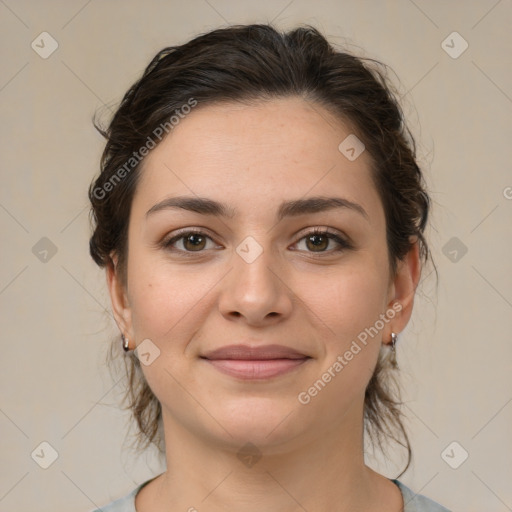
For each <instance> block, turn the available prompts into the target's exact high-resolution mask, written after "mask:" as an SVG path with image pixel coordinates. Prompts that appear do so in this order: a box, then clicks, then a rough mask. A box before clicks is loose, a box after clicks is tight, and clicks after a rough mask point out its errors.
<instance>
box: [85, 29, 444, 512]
mask: <svg viewBox="0 0 512 512" xmlns="http://www.w3.org/2000/svg"><path fill="white" fill-rule="evenodd" d="M365 60H366V61H367V62H364V61H365ZM371 63H373V64H378V63H375V62H374V61H371ZM100 131H102V130H101V129H100ZM102 133H103V135H104V136H105V137H106V138H107V144H106V148H105V151H104V154H103V157H102V162H101V164H102V172H101V174H100V176H99V177H98V179H97V180H96V181H95V182H94V183H92V184H91V187H90V191H89V197H90V200H91V203H92V214H93V223H94V232H93V235H92V237H91V241H90V251H91V255H92V257H93V258H94V260H95V262H96V263H97V264H98V265H100V266H101V267H104V268H106V274H107V283H108V288H109V292H110V296H111V300H112V308H113V314H114V317H115V320H116V323H117V325H118V327H119V330H120V333H121V340H120V341H121V344H119V343H116V346H115V348H116V350H119V351H120V350H121V346H122V347H123V348H124V350H125V351H126V352H125V357H126V368H127V371H128V389H127V395H126V397H127V398H130V408H131V409H132V412H133V414H134V417H135V419H136V421H137V424H138V427H139V430H140V441H141V444H143V443H145V444H146V445H148V444H149V443H151V442H152V443H154V444H155V445H157V446H159V447H160V449H161V451H162V453H165V458H166V463H167V469H166V471H165V472H164V473H162V474H161V475H158V476H156V477H154V478H152V479H151V480H148V481H146V482H143V483H142V484H140V485H139V486H137V488H136V489H134V490H133V491H132V492H131V493H130V494H128V495H127V496H124V497H123V498H120V499H118V500H117V501H115V502H113V503H111V504H109V505H107V506H105V507H102V509H101V510H103V511H104V512H107V511H108V512H114V511H126V512H128V511H130V512H134V511H137V512H160V511H164V510H165V511H166V512H169V511H170V510H173V511H174V510H176V511H177V510H189V511H194V510H199V511H211V512H214V511H215V512H216V511H225V510H238V511H244V512H249V511H256V510H258V511H260V510H267V511H277V510H279V511H290V512H291V511H296V510H307V511H310V512H313V511H314V512H319V511H327V510H336V511H352V512H353V511H355V510H361V511H363V510H364V511H366V512H373V511H375V512H377V511H379V512H399V511H402V510H404V511H406V512H413V511H432V512H433V511H446V510H447V509H446V508H444V507H442V506H441V505H439V504H437V503H435V502H434V501H432V500H430V499H428V498H426V497H424V496H419V495H415V493H414V492H413V491H412V490H411V489H409V488H408V487H406V486H405V485H404V484H402V483H401V482H400V481H399V480H397V479H388V478H386V477H384V476H383V475H380V474H379V473H377V472H375V471H373V470H372V469H370V468H369V467H368V466H367V465H366V464H365V462H364V443H363V440H364V438H363V434H364V432H365V431H366V432H367V433H368V434H369V435H370V436H371V437H370V438H371V439H372V440H373V441H376V442H378V444H379V445H380V444H381V438H382V437H391V438H392V439H395V440H398V439H397V438H396V436H395V434H396V433H397V432H398V434H400V435H401V437H402V438H403V440H404V441H405V442H401V444H402V445H403V446H405V447H406V448H407V450H408V455H409V461H408V463H409V462H410V446H409V442H408V439H407V434H406V432H405V430H404V428H403V425H402V422H401V416H400V414H401V413H400V409H399V406H400V402H399V398H398V397H397V396H395V395H394V393H393V387H392V382H393V373H394V372H396V370H397V365H396V360H395V357H394V355H395V352H394V348H395V347H394V345H395V343H396V339H397V334H398V333H400V332H401V331H402V330H403V329H404V328H405V327H406V325H407V323H408V321H409V318H410V316H411V313H412V309H413V300H414V294H415V290H416V286H417V284H418V282H419V279H420V274H421V268H422V263H423V262H426V261H427V260H428V258H429V250H428V246H427V243H426V241H425V238H424V236H423V233H424V229H425V226H426V223H427V218H428V213H429V205H430V200H429V196H428V195H427V193H426V191H425V188H424V183H423V177H422V174H421V171H420V169H419V168H418V166H417V164H416V161H415V147H414V140H413V139H412V137H411V136H410V133H409V131H408V130H407V128H406V127H405V125H404V123H403V114H402V112H401V109H400V107H399V106H398V105H397V102H396V100H395V97H394V95H393V94H392V93H391V90H390V86H389V85H388V84H387V81H386V79H385V76H384V74H383V73H382V71H381V70H379V68H378V66H377V65H375V66H374V68H373V69H372V67H371V66H370V62H369V59H360V58H356V57H355V56H352V55H350V54H347V53H344V52H340V51H337V50H335V49H334V48H333V47H331V46H330V45H329V44H328V42H327V41H326V40H325V38H324V37H323V36H322V35H321V34H320V33H319V32H318V31H317V30H316V29H314V28H312V27H309V26H307V27H302V28H298V29H296V30H293V31H290V32H288V33H284V34H281V33H279V32H278V31H276V30H275V29H274V28H273V27H271V26H268V25H249V26H232V27H229V28H226V29H219V30H215V31H212V32H210V33H207V34H203V35H201V36H199V37H196V38H195V39H193V40H191V41H190V42H188V43H186V44H184V45H182V46H177V47H171V48H166V49H164V50H162V51H161V52H159V53H158V54H157V55H156V56H155V58H154V59H153V60H152V62H151V63H150V64H149V66H148V67H147V69H146V70H145V72H144V75H143V76H142V78H141V79H140V80H138V81H137V82H136V83H135V84H134V85H133V86H132V87H131V88H130V89H129V91H128V92H127V93H126V95H125V97H124V98H123V100H122V103H121V105H120V107H119V109H118V110H117V112H116V113H115V115H114V117H113V120H112V121H111V123H110V125H109V127H108V129H107V130H104V131H102ZM120 345H121V346H120ZM119 355H120V353H119ZM398 441H399V440H398ZM399 442H400V441H399ZM408 465H409V464H407V466H408ZM406 468H407V467H406Z"/></svg>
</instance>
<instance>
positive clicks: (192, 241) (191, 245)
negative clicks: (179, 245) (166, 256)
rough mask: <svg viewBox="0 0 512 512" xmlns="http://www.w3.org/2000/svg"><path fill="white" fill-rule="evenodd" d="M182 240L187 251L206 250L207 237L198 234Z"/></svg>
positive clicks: (187, 236) (192, 234) (191, 234)
mask: <svg viewBox="0 0 512 512" xmlns="http://www.w3.org/2000/svg"><path fill="white" fill-rule="evenodd" d="M182 238H183V246H184V247H185V248H186V249H187V250H191V251H200V250H201V249H204V246H205V242H206V237H204V236H202V235H199V234H197V233H190V234H189V235H186V236H184V237H182Z"/></svg>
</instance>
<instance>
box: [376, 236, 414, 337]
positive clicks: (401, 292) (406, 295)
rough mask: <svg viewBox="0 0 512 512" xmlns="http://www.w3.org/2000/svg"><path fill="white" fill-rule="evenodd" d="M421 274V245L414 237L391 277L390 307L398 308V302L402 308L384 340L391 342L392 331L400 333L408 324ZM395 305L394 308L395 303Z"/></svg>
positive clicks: (388, 325) (390, 324)
mask: <svg viewBox="0 0 512 512" xmlns="http://www.w3.org/2000/svg"><path fill="white" fill-rule="evenodd" d="M420 275H421V260H420V247H419V242H418V239H417V238H415V239H414V244H413V245H412V247H411V249H410V250H409V252H408V253H407V254H406V255H405V256H404V258H403V259H402V260H400V261H399V262H398V266H397V272H396V275H395V276H394V277H392V278H391V282H390V287H389V302H388V305H387V308H388V309H394V310H395V311H396V310H397V309H398V307H397V304H396V303H397V302H398V303H400V305H401V309H400V310H399V311H398V312H397V313H396V315H395V316H394V318H393V320H390V321H389V322H388V323H387V324H386V327H385V329H384V332H383V342H384V343H386V344H389V343H390V342H391V333H392V332H394V333H396V334H398V333H400V332H401V331H403V330H404V329H405V327H406V326H407V324H408V322H409V319H410V318H411V315H412V309H413V305H414V294H415V292H416V288H417V286H418V282H419V280H420ZM394 304H395V307H394V308H393V305H394Z"/></svg>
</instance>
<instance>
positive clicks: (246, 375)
mask: <svg viewBox="0 0 512 512" xmlns="http://www.w3.org/2000/svg"><path fill="white" fill-rule="evenodd" d="M201 358H202V359H204V360H205V361H206V362H207V363H209V364H211V365H212V366H213V367H214V368H215V369H217V370H218V371H220V372H222V373H224V374H227V375H230V376H232V377H236V378H239V379H242V380H261V379H270V378H272V377H277V376H279V375H284V374H286V373H288V372H291V371H292V370H294V369H296V368H298V367H299V366H301V365H302V364H304V363H305V362H306V361H308V360H309V359H311V357H310V356H307V355H305V354H302V353H300V352H298V351H297V350H295V349H292V348H290V347H285V346H284V345H262V346H258V347H251V346H249V345H227V346H225V347H221V348H218V349H216V350H213V351H210V352H207V353H206V355H204V356H201Z"/></svg>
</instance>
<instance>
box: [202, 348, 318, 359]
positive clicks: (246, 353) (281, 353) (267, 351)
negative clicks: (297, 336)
mask: <svg viewBox="0 0 512 512" xmlns="http://www.w3.org/2000/svg"><path fill="white" fill-rule="evenodd" d="M201 357H203V358H205V359H209V360H218V359H223V360H225V359H238V360H244V361H249V360H259V361H261V360H268V359H304V358H307V357H309V356H307V355H306V354H303V353H301V352H299V351H297V350H295V349H293V348H290V347H286V346H284V345H259V346H250V345H226V346H224V347H220V348H218V349H216V350H211V351H209V352H207V353H206V354H204V355H202V356H201Z"/></svg>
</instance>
